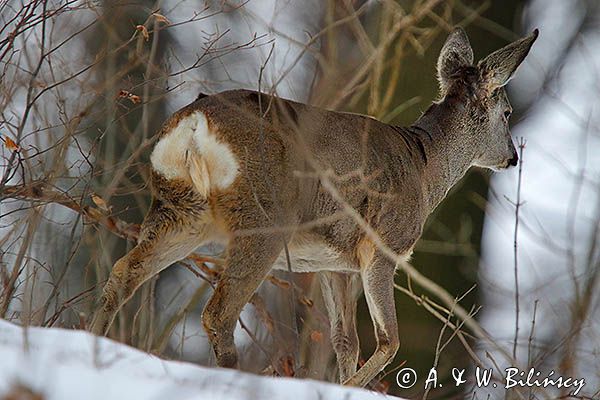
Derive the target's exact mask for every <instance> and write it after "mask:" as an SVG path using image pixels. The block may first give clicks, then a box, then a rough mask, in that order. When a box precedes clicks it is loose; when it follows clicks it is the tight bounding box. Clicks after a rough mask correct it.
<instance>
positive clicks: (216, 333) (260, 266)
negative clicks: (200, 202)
mask: <svg viewBox="0 0 600 400" xmlns="http://www.w3.org/2000/svg"><path fill="white" fill-rule="evenodd" d="M282 249H283V239H282V238H281V237H280V236H277V235H275V236H272V235H253V236H238V237H235V238H233V239H232V241H231V242H230V244H229V246H228V249H227V252H228V254H227V258H226V261H225V264H226V265H225V269H224V271H223V273H222V275H221V278H220V280H219V283H218V284H217V288H216V289H215V291H214V293H213V295H212V297H211V298H210V300H209V302H208V303H207V305H206V307H205V309H204V311H203V313H202V323H203V325H204V330H205V331H206V333H207V335H208V339H209V341H210V343H211V345H212V348H213V351H214V353H215V358H216V362H217V365H218V366H220V367H227V368H237V367H238V356H237V351H236V349H235V344H234V341H233V332H234V329H235V326H236V323H237V321H238V318H239V316H240V313H241V311H242V308H243V307H244V306H245V305H246V303H247V302H248V301H249V300H250V298H251V297H252V295H253V294H254V292H255V291H256V289H257V288H258V287H259V286H260V284H261V282H262V281H263V280H264V278H265V277H266V275H267V273H268V272H269V271H270V269H271V267H272V266H273V263H274V262H275V260H276V259H277V256H278V255H279V253H280V252H281V251H282Z"/></svg>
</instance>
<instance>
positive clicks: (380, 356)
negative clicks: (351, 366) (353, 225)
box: [344, 252, 400, 387]
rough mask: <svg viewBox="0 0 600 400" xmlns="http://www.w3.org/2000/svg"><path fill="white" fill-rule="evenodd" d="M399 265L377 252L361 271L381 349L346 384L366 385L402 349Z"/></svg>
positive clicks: (376, 350)
mask: <svg viewBox="0 0 600 400" xmlns="http://www.w3.org/2000/svg"><path fill="white" fill-rule="evenodd" d="M394 270H395V265H394V263H392V262H391V261H389V260H387V259H386V258H385V257H384V256H383V255H382V254H381V253H380V252H376V253H375V257H374V259H373V263H372V264H371V265H369V266H366V267H364V268H363V269H362V270H361V278H362V282H363V289H364V291H365V298H366V300H367V305H368V307H369V313H370V314H371V320H372V321H373V326H374V328H375V337H376V339H377V348H376V349H375V353H373V355H372V356H371V358H369V359H368V360H367V362H366V363H365V364H364V365H363V366H362V367H361V368H360V369H359V370H358V372H356V373H355V374H354V375H353V376H352V377H351V378H350V379H348V380H347V381H345V382H344V385H350V386H361V387H362V386H366V385H367V384H368V383H369V382H370V381H371V380H372V379H373V378H374V377H375V376H376V375H377V374H378V373H380V372H381V371H383V369H384V368H385V367H386V365H388V364H389V363H390V362H391V361H392V359H393V358H394V356H395V355H396V352H397V351H398V348H399V347H400V341H399V340H398V321H397V317H396V305H395V303H394Z"/></svg>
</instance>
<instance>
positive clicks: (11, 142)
mask: <svg viewBox="0 0 600 400" xmlns="http://www.w3.org/2000/svg"><path fill="white" fill-rule="evenodd" d="M4 146H5V147H6V148H7V149H8V150H10V151H19V150H21V146H19V145H18V144H16V143H15V142H14V140H12V139H11V138H9V137H8V136H4Z"/></svg>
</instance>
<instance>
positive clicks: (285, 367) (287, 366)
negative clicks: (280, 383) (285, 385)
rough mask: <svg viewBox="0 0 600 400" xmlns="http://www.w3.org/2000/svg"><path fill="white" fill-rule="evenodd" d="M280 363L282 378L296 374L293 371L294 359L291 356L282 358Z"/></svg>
mask: <svg viewBox="0 0 600 400" xmlns="http://www.w3.org/2000/svg"><path fill="white" fill-rule="evenodd" d="M280 361H281V369H282V372H283V376H287V377H292V376H294V375H295V374H296V372H295V371H294V359H293V358H292V357H291V356H287V357H283V358H282V359H281V360H280Z"/></svg>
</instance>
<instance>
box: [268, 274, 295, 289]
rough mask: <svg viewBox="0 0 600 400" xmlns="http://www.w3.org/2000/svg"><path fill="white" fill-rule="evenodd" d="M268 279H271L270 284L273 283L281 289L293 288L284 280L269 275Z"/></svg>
mask: <svg viewBox="0 0 600 400" xmlns="http://www.w3.org/2000/svg"><path fill="white" fill-rule="evenodd" d="M267 279H269V282H271V283H272V284H273V285H275V286H277V287H280V288H282V289H289V288H290V287H291V286H292V285H291V284H290V283H289V282H288V281H284V280H283V279H279V278H276V277H274V276H273V275H269V277H268V278H267Z"/></svg>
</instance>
